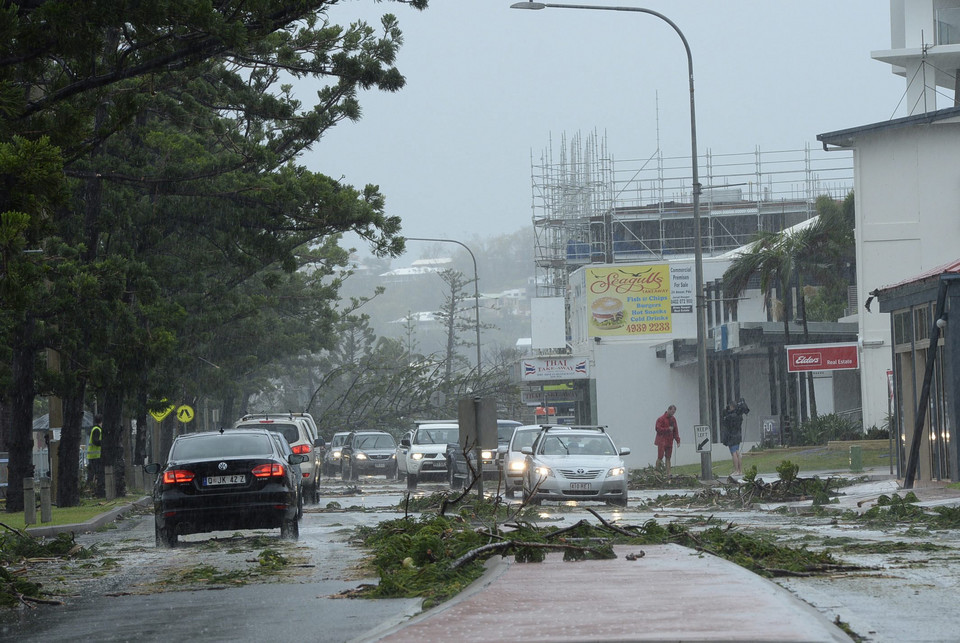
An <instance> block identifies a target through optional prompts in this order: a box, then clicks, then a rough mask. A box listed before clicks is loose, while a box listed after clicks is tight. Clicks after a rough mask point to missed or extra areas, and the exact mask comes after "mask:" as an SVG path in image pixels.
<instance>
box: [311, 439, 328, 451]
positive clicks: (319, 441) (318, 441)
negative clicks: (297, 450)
mask: <svg viewBox="0 0 960 643" xmlns="http://www.w3.org/2000/svg"><path fill="white" fill-rule="evenodd" d="M313 446H315V447H317V448H318V449H322V448H323V447H325V446H327V443H326V442H324V440H323V438H317V439H316V440H315V441H314V443H313Z"/></svg>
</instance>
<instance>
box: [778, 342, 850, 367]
mask: <svg viewBox="0 0 960 643" xmlns="http://www.w3.org/2000/svg"><path fill="white" fill-rule="evenodd" d="M858 368H860V353H859V351H858V350H857V345H856V344H855V343H853V344H806V345H803V346H787V372H788V373H805V372H807V371H842V370H851V369H858Z"/></svg>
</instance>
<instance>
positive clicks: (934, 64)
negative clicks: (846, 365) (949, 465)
mask: <svg viewBox="0 0 960 643" xmlns="http://www.w3.org/2000/svg"><path fill="white" fill-rule="evenodd" d="M890 8H891V16H890V17H891V49H889V50H884V51H877V52H873V53H872V57H873V58H875V59H876V60H879V61H882V62H886V63H889V64H890V65H892V68H893V72H894V73H895V74H899V75H901V76H904V78H905V80H906V93H905V96H906V101H907V106H908V110H909V113H910V116H907V117H905V118H900V119H896V120H891V121H885V122H882V123H874V124H870V125H863V126H860V127H853V128H850V129H845V130H840V131H834V132H829V133H826V134H821V135H819V136H818V137H817V138H818V140H820V141H821V142H822V143H823V146H824V148H825V149H843V150H852V151H853V154H854V156H853V161H854V193H855V199H856V213H857V221H856V234H857V284H858V289H859V293H860V299H861V301H862V302H865V301H866V300H867V298H868V295H869V293H870V292H871V291H873V290H875V289H877V288H882V287H884V286H888V285H891V284H895V283H899V282H901V281H903V280H905V279H907V278H909V277H912V276H914V275H917V274H920V273H922V272H924V271H926V270H929V269H931V268H933V267H935V266H938V265H941V264H944V263H947V262H950V261H953V260H955V259H956V258H957V257H958V255H960V252H958V244H957V242H958V240H960V108H957V107H953V106H951V107H946V108H944V109H940V110H937V109H936V108H937V100H938V93H939V95H940V100H941V102H943V100H944V92H945V91H948V92H951V93H956V92H955V88H956V85H957V69H958V68H960V0H891V2H890ZM878 308H879V307H878V306H876V305H874V306H872V310H870V311H867V310H865V309H862V308H861V309H860V311H859V315H858V319H859V325H860V339H861V341H862V344H863V350H862V354H861V372H862V377H861V396H862V400H863V422H864V426H867V427H869V426H873V425H876V426H880V425H882V424H883V423H884V420H885V418H886V414H887V412H888V403H889V393H888V386H887V377H886V373H887V370H888V369H891V367H892V354H891V345H890V342H891V339H890V319H889V314H887V313H880V312H879V310H878Z"/></svg>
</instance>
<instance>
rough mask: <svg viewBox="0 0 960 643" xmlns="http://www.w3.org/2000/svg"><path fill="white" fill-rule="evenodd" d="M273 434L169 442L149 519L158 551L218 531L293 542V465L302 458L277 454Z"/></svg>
mask: <svg viewBox="0 0 960 643" xmlns="http://www.w3.org/2000/svg"><path fill="white" fill-rule="evenodd" d="M280 445H281V441H280V440H278V439H277V437H276V433H274V432H272V431H268V430H265V429H235V430H232V431H225V430H224V429H220V430H219V431H210V432H204V433H186V434H183V435H178V436H177V437H176V438H174V440H173V444H172V445H171V447H170V453H169V455H168V456H167V462H166V464H165V465H161V464H159V463H151V464H148V465H147V466H146V467H144V470H145V471H147V472H148V473H151V474H155V475H156V474H159V475H157V480H156V483H155V485H154V488H153V512H154V527H155V534H156V542H157V546H158V547H175V546H176V545H177V541H178V539H179V537H180V536H181V535H185V534H198V533H208V532H211V531H220V530H237V529H272V528H276V527H279V528H280V537H281V538H289V539H292V540H296V539H297V538H298V537H299V535H300V516H301V515H302V509H303V494H302V489H303V485H302V482H301V481H302V477H301V471H300V465H301V464H302V463H303V462H304V461H305V460H306V459H307V458H308V457H309V456H307V455H305V454H297V453H293V452H292V450H291V451H290V452H288V453H287V454H284V452H283V450H282V448H281V446H280Z"/></svg>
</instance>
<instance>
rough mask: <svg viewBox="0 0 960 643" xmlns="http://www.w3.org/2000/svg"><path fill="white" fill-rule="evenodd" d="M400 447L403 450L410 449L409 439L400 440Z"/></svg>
mask: <svg viewBox="0 0 960 643" xmlns="http://www.w3.org/2000/svg"><path fill="white" fill-rule="evenodd" d="M400 446H402V447H403V448H405V449H409V448H410V438H403V439H402V440H400Z"/></svg>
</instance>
